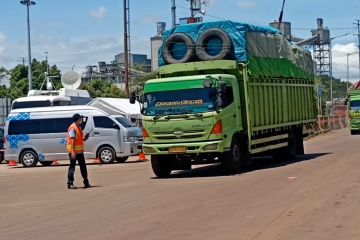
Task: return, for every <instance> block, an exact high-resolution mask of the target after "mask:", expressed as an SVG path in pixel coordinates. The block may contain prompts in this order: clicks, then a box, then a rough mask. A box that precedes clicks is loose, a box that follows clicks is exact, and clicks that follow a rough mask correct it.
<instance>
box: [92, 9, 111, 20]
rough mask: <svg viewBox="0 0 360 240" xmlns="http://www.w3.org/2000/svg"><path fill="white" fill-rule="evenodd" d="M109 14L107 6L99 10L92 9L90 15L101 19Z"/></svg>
mask: <svg viewBox="0 0 360 240" xmlns="http://www.w3.org/2000/svg"><path fill="white" fill-rule="evenodd" d="M106 15H107V10H106V8H105V7H99V8H98V9H97V10H93V11H90V16H91V17H94V18H97V19H101V18H104V17H105V16H106Z"/></svg>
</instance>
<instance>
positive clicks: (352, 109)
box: [347, 82, 360, 135]
mask: <svg viewBox="0 0 360 240" xmlns="http://www.w3.org/2000/svg"><path fill="white" fill-rule="evenodd" d="M347 104H348V111H349V128H350V134H351V135H354V134H359V133H360V82H357V83H355V84H354V85H353V86H352V87H351V88H350V89H349V90H348V100H347Z"/></svg>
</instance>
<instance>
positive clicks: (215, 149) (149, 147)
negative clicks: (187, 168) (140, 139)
mask: <svg viewBox="0 0 360 240" xmlns="http://www.w3.org/2000/svg"><path fill="white" fill-rule="evenodd" d="M179 149H181V150H179ZM143 152H144V153H145V154H150V155H162V154H163V155H167V154H201V153H220V152H224V147H223V140H216V141H206V142H187V143H172V144H156V143H147V144H143Z"/></svg>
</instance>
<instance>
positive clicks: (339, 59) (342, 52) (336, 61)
mask: <svg viewBox="0 0 360 240" xmlns="http://www.w3.org/2000/svg"><path fill="white" fill-rule="evenodd" d="M357 51H358V49H357V46H356V45H355V43H348V44H336V45H334V46H333V47H332V64H333V76H334V77H335V78H340V79H341V80H342V81H346V79H347V54H349V53H353V52H357ZM358 56H359V55H358V54H357V53H355V54H352V55H349V80H350V81H351V82H355V81H358V80H359V78H360V76H359V60H358V59H359V57H358Z"/></svg>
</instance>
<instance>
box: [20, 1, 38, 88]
mask: <svg viewBox="0 0 360 240" xmlns="http://www.w3.org/2000/svg"><path fill="white" fill-rule="evenodd" d="M20 3H21V4H22V5H26V12H27V35H28V65H29V67H28V78H29V91H30V90H31V89H32V73H31V44H30V11H29V8H30V6H31V5H35V4H36V3H35V1H31V0H22V1H20Z"/></svg>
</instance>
